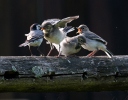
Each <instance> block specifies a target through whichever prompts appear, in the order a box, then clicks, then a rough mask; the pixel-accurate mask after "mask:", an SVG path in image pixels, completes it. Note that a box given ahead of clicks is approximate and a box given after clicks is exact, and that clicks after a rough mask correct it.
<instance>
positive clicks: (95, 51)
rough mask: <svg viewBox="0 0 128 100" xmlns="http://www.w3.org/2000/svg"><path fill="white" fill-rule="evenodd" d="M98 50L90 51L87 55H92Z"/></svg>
mask: <svg viewBox="0 0 128 100" xmlns="http://www.w3.org/2000/svg"><path fill="white" fill-rule="evenodd" d="M96 52H97V50H94V51H92V52H91V53H89V54H88V55H87V57H92V56H93V55H94V54H95V53H96Z"/></svg>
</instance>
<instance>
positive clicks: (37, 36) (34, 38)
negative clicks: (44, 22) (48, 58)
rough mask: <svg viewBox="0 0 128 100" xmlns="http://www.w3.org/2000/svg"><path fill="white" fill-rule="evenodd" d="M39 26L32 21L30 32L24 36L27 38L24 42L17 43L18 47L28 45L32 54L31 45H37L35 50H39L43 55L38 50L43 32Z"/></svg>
mask: <svg viewBox="0 0 128 100" xmlns="http://www.w3.org/2000/svg"><path fill="white" fill-rule="evenodd" d="M40 29H41V27H40V25H39V24H37V23H34V24H32V25H31V26H30V32H29V33H28V34H25V36H27V39H26V41H25V42H24V43H22V44H21V45H19V47H25V46H28V47H29V50H30V53H31V56H33V54H32V51H31V48H30V47H31V46H33V47H38V48H37V50H38V51H39V53H40V54H41V55H44V54H43V53H42V52H41V51H40V48H39V47H40V45H41V43H42V41H43V36H44V34H43V32H42V31H41V30H40Z"/></svg>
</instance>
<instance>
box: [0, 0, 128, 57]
mask: <svg viewBox="0 0 128 100" xmlns="http://www.w3.org/2000/svg"><path fill="white" fill-rule="evenodd" d="M127 5H128V1H127V0H55V1H54V0H0V14H1V15H0V22H1V23H0V29H1V31H0V41H1V42H0V47H1V49H0V55H1V56H30V53H29V50H28V47H22V48H19V47H18V46H19V44H21V43H23V42H24V41H25V39H26V37H25V36H24V34H26V33H29V27H30V25H32V24H33V23H39V24H41V23H42V22H43V21H44V20H46V19H51V18H60V19H62V18H65V17H68V16H74V15H79V16H80V18H79V19H77V20H74V21H72V22H71V23H69V24H68V25H72V26H74V27H77V26H79V25H80V24H86V25H87V26H88V27H89V28H90V30H91V31H93V32H95V33H96V34H98V35H99V36H101V37H102V38H103V39H105V40H106V41H107V42H108V45H107V47H108V49H109V50H110V51H111V52H112V53H113V54H114V55H127V54H128V30H127V29H128V6H127ZM68 35H69V36H74V35H76V31H74V32H72V33H69V34H68ZM45 42H46V41H45V40H44V42H43V43H42V45H41V50H42V51H43V53H44V54H45V55H47V53H48V51H49V49H50V48H49V45H48V44H47V45H46V43H45ZM32 50H33V52H34V54H35V55H37V56H38V55H39V54H38V52H37V51H36V49H35V48H32ZM88 53H89V52H88V51H86V50H83V49H82V50H81V51H80V52H79V53H78V54H77V55H79V56H85V55H87V54H88ZM98 53H99V54H97V55H105V53H103V52H101V51H99V52H98ZM56 54H57V52H56V50H54V51H53V53H52V54H51V55H52V56H55V55H56Z"/></svg>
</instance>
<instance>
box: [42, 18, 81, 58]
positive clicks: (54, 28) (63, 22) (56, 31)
mask: <svg viewBox="0 0 128 100" xmlns="http://www.w3.org/2000/svg"><path fill="white" fill-rule="evenodd" d="M78 18H79V16H71V17H66V18H63V19H55V18H54V19H47V20H44V21H43V22H42V24H41V30H42V31H43V33H44V38H45V39H46V40H47V41H48V42H49V43H50V47H51V49H50V51H49V53H48V54H47V56H49V55H50V53H51V51H52V50H53V48H54V46H53V45H52V43H55V44H60V42H61V41H62V40H63V39H64V38H65V37H66V35H67V33H69V32H71V31H73V30H72V27H70V26H67V23H70V22H71V21H73V20H75V19H78ZM59 48H60V46H59Z"/></svg>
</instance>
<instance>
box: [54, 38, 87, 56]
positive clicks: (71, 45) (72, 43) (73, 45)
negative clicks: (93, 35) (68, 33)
mask: <svg viewBox="0 0 128 100" xmlns="http://www.w3.org/2000/svg"><path fill="white" fill-rule="evenodd" d="M81 37H82V36H81ZM79 38H80V37H79ZM79 40H80V39H78V36H73V37H66V38H64V39H63V40H62V41H61V42H60V52H59V45H58V44H55V43H53V45H54V46H55V48H56V49H57V50H58V52H59V56H60V55H65V56H66V57H67V56H70V55H72V54H75V53H78V52H79V51H80V50H81V44H83V43H81V41H82V40H83V39H81V41H79ZM83 41H84V40H83ZM84 43H85V41H84Z"/></svg>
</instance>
